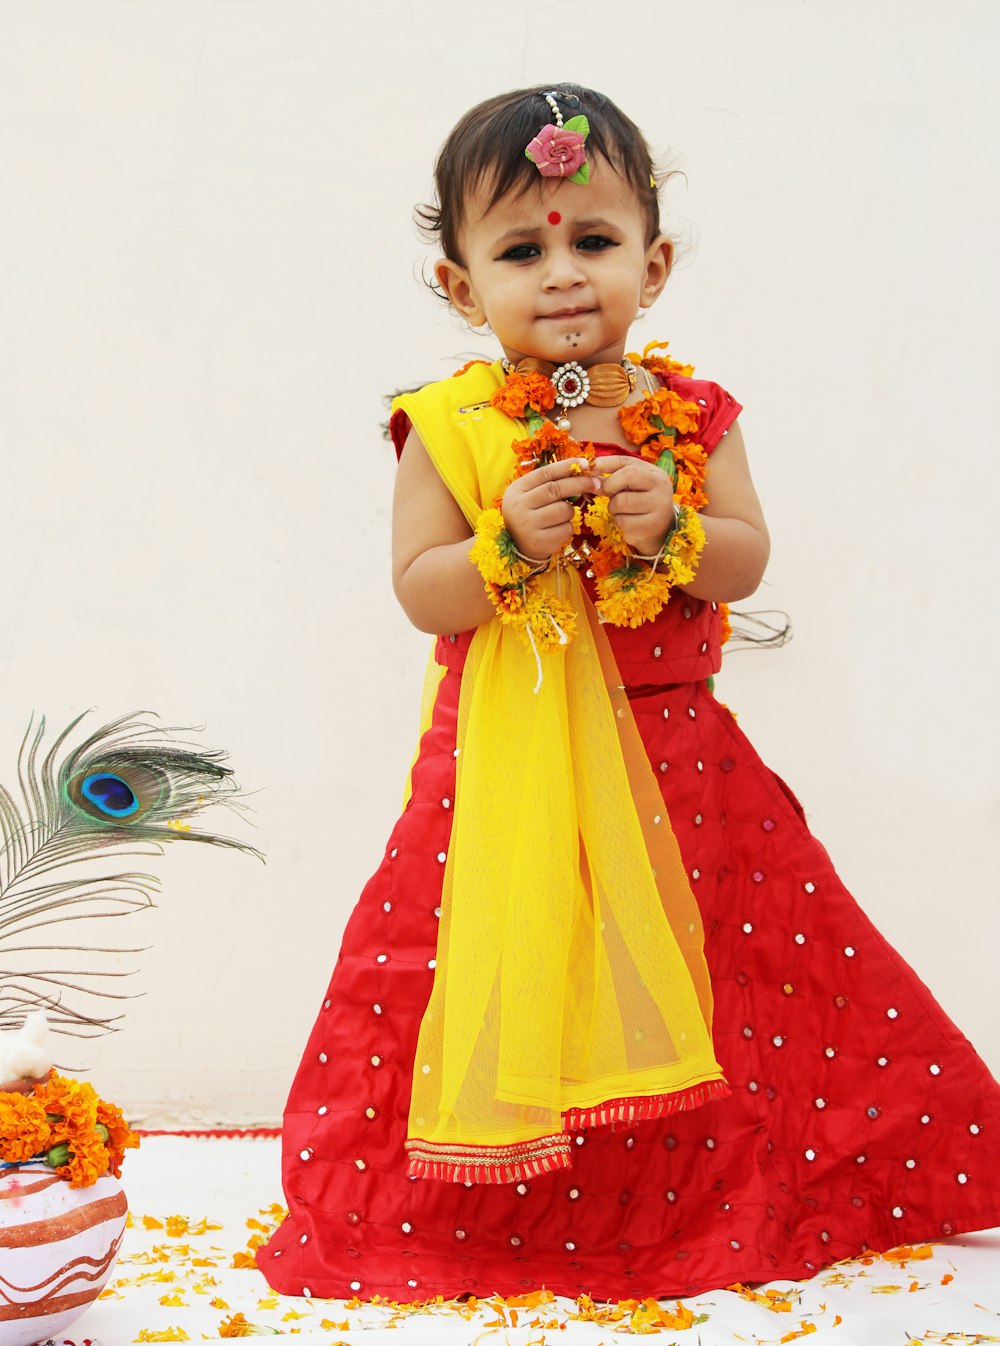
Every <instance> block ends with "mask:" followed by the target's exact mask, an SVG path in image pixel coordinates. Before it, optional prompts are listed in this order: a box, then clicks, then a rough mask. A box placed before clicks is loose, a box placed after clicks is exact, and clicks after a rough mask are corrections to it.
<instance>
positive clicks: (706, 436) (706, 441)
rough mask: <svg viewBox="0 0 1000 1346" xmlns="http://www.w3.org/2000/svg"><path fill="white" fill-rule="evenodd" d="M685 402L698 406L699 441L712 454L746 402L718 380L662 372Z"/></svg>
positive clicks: (663, 380)
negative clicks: (740, 400)
mask: <svg viewBox="0 0 1000 1346" xmlns="http://www.w3.org/2000/svg"><path fill="white" fill-rule="evenodd" d="M657 377H658V378H659V380H660V382H661V383H662V385H663V386H664V387H665V388H669V389H670V391H671V392H674V393H676V394H677V395H678V397H683V399H684V401H685V402H694V403H696V404H697V406H698V442H699V443H700V444H701V446H702V448H703V449H706V450H707V451H708V452H709V453H711V451H712V449H714V448H715V447H716V445H717V444H718V443H719V441H720V440H721V439H722V437H723V435H725V433H726V431H727V430H728V429H729V427H730V426H731V425H732V423H733V422H734V421H735V420H736V417H737V416H738V415H739V414H740V412H741V411H742V410H743V407H742V404H741V403H739V402H737V400H736V398H735V397H734V396H733V395H732V393H729V392H727V391H726V390H725V388H723V387H722V386H721V385H720V384H718V383H712V382H711V381H710V380H709V379H692V378H686V377H685V376H684V375H683V374H675V373H673V372H671V373H661V374H659V375H658V376H657Z"/></svg>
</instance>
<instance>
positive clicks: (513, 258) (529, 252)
mask: <svg viewBox="0 0 1000 1346" xmlns="http://www.w3.org/2000/svg"><path fill="white" fill-rule="evenodd" d="M538 251H539V250H538V248H537V246H536V245H535V244H534V243H516V244H515V245H514V247H512V248H508V249H507V251H506V252H504V253H501V255H500V261H501V262H527V261H530V260H531V258H532V257H537V256H538Z"/></svg>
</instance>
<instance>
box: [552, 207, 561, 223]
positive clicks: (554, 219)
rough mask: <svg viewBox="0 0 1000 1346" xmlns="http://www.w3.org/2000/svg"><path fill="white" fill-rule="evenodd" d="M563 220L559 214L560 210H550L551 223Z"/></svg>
mask: <svg viewBox="0 0 1000 1346" xmlns="http://www.w3.org/2000/svg"><path fill="white" fill-rule="evenodd" d="M561 220H562V216H561V215H560V214H559V212H558V210H550V211H549V224H558V223H559V222H560V221H561Z"/></svg>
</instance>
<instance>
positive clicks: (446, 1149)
mask: <svg viewBox="0 0 1000 1346" xmlns="http://www.w3.org/2000/svg"><path fill="white" fill-rule="evenodd" d="M501 379H502V373H501V370H500V367H499V365H493V366H482V365H480V366H474V367H473V369H471V370H470V371H469V372H468V373H466V374H464V375H462V376H461V377H460V378H457V379H452V380H446V381H444V382H443V383H439V384H432V385H430V386H429V387H428V388H425V389H422V390H421V392H419V393H416V394H412V395H407V396H405V397H402V398H400V399H399V400H398V402H397V405H398V406H401V407H402V408H403V409H404V410H405V411H406V413H407V414H408V415H409V417H410V419H411V420H412V422H413V424H414V427H415V428H416V430H417V433H418V434H419V435H420V438H421V440H422V441H423V443H424V445H425V446H426V448H427V451H428V452H429V454H430V456H431V458H432V459H433V461H434V462H435V464H436V466H437V468H438V470H439V471H440V473H441V475H442V478H443V479H444V481H445V483H446V484H447V486H448V487H449V489H450V490H451V492H452V494H453V495H454V496H455V498H456V500H457V501H458V503H459V505H460V506H461V507H462V509H463V511H464V513H465V514H466V517H467V518H468V519H469V521H470V524H471V523H474V521H475V519H476V517H477V515H478V514H479V512H480V510H481V509H482V508H483V506H484V505H486V506H489V505H492V503H493V501H494V499H495V498H496V497H497V496H498V495H499V494H500V493H501V491H502V490H503V488H504V486H505V485H506V482H507V480H508V478H509V476H510V474H511V455H510V444H511V440H512V439H513V438H514V437H515V435H516V434H517V433H518V425H517V423H515V422H513V421H511V420H510V419H508V418H507V417H505V416H503V415H501V414H500V413H499V412H497V411H494V410H493V409H492V408H490V407H488V406H485V405H483V404H484V403H486V402H488V399H489V396H490V394H491V393H492V392H493V390H494V389H495V388H496V387H497V386H498V384H499V382H500V381H501ZM521 434H523V431H522V432H521ZM518 437H520V435H519V436H518ZM545 583H546V584H551V585H553V586H556V585H561V586H563V590H562V591H563V593H564V594H566V593H567V592H568V594H569V597H570V598H571V600H572V602H573V605H574V607H575V608H576V611H577V613H578V617H579V621H578V631H577V634H576V636H575V638H574V639H573V641H572V642H571V643H570V644H569V645H568V646H567V647H565V648H564V649H560V650H558V651H553V652H551V653H546V654H545V655H543V656H542V658H543V669H544V677H543V679H542V683H541V687H540V688H539V690H538V692H537V693H535V692H534V691H533V689H534V687H535V685H536V680H537V673H536V665H535V658H534V655H533V654H532V652H531V650H530V649H529V648H528V647H527V646H526V645H525V644H524V643H522V642H521V641H520V640H519V639H518V638H517V636H516V635H515V634H514V632H513V631H511V630H510V629H505V628H504V627H503V626H502V625H501V623H500V621H499V620H497V619H494V620H493V621H491V622H487V623H485V624H484V625H482V626H481V627H479V629H478V630H477V632H476V634H475V637H474V638H473V641H472V645H471V648H470V650H469V655H468V658H467V661H466V664H465V670H464V673H463V676H462V688H461V696H460V701H459V717H458V740H457V747H458V760H457V783H456V789H455V809H454V821H453V829H452V839H451V844H450V847H449V851H448V858H447V863H446V866H445V875H444V891H443V896H442V902H441V925H440V931H439V936H438V949H437V968H436V972H435V976H434V987H433V990H432V993H431V998H430V1002H429V1004H428V1006H427V1010H426V1012H425V1014H424V1018H423V1022H422V1024H421V1028H420V1036H419V1041H418V1045H417V1053H416V1059H415V1061H414V1065H413V1091H412V1096H411V1105H410V1121H409V1138H408V1140H407V1142H406V1145H407V1150H408V1153H409V1166H410V1172H411V1173H413V1174H418V1175H420V1176H430V1177H437V1178H445V1179H451V1180H454V1181H474V1182H513V1181H517V1180H520V1179H521V1178H524V1177H528V1176H531V1175H533V1174H537V1173H540V1172H544V1171H546V1170H547V1169H551V1168H557V1167H564V1166H567V1165H568V1164H569V1162H570V1139H571V1138H570V1136H569V1135H568V1134H567V1132H569V1131H572V1130H575V1129H578V1128H581V1127H584V1126H593V1125H601V1124H607V1123H612V1122H616V1121H622V1122H628V1121H632V1120H638V1119H640V1118H646V1117H654V1116H660V1115H662V1114H664V1113H667V1112H672V1111H677V1110H679V1109H681V1108H689V1107H693V1106H696V1105H698V1104H699V1103H701V1102H703V1101H705V1100H706V1099H707V1098H710V1097H714V1096H719V1095H721V1094H724V1093H725V1092H727V1086H726V1085H725V1082H724V1080H723V1078H722V1071H721V1068H720V1067H719V1065H718V1063H717V1062H716V1060H715V1056H714V1053H713V1050H712V1040H711V1018H712V992H711V985H710V982H709V977H708V970H707V967H706V965H705V961H704V956H703V952H702V945H703V932H702V926H701V920H700V917H699V914H698V908H697V905H696V903H695V899H694V896H693V894H692V892H691V888H690V885H689V883H688V880H687V875H686V873H685V871H684V867H683V864H682V861H681V857H680V852H679V850H678V846H677V841H676V838H675V837H674V834H673V831H672V829H671V827H670V822H669V819H668V818H667V815H666V810H665V808H664V805H663V800H662V798H661V796H660V791H659V787H658V785H657V782H656V779H655V777H654V775H653V773H652V770H651V768H650V766H649V762H648V759H647V757H646V752H645V749H644V747H643V744H642V740H641V738H640V736H639V731H638V729H637V728H636V724H635V720H634V718H633V716H632V712H631V709H630V707H629V704H628V699H627V697H626V696H625V693H624V691H623V690H622V688H621V686H620V685H619V681H618V676H619V675H618V671H617V667H616V665H615V661H614V657H613V655H612V653H611V649H610V647H609V645H608V642H607V639H606V637H605V636H604V633H603V631H602V630H601V627H600V624H599V622H598V620H597V617H596V614H595V613H594V610H593V607H592V605H591V604H590V601H589V600H588V598H587V596H586V593H585V591H584V589H583V586H582V584H581V582H580V579H579V576H578V575H577V574H576V572H575V571H569V572H563V573H559V574H550V575H547V576H546V577H545ZM566 586H568V590H567V587H566Z"/></svg>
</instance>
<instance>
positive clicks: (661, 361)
mask: <svg viewBox="0 0 1000 1346" xmlns="http://www.w3.org/2000/svg"><path fill="white" fill-rule="evenodd" d="M666 347H667V342H665V341H651V342H650V343H649V344H648V345H647V346H646V347H645V349H644V350H643V353H642V355H641V356H640V355H635V354H630V355H629V357H628V358H629V359H630V360H631V361H632V362H633V363H634V364H641V365H642V366H643V367H644V368H645V369H647V370H649V371H650V372H651V373H654V374H663V373H678V374H682V375H684V376H685V377H688V376H690V375H691V374H692V373H693V372H694V366H693V365H682V364H679V363H678V362H677V361H676V360H672V359H670V358H669V357H667V356H664V355H656V354H654V352H655V351H657V350H665V349H666ZM490 405H491V406H493V407H495V408H496V410H497V411H500V412H502V413H503V414H504V415H505V416H510V417H512V418H513V419H515V420H523V421H526V422H527V424H528V430H529V431H530V435H529V437H528V438H527V439H515V440H514V441H513V442H512V444H511V451H512V453H513V454H514V457H515V460H516V462H515V467H514V471H513V474H512V476H511V481H514V480H516V479H517V478H518V477H522V476H524V475H525V474H526V473H528V472H533V471H534V470H535V469H536V468H538V467H542V466H543V465H544V464H546V463H553V462H559V461H563V460H566V459H569V458H584V459H586V460H587V462H588V463H593V462H594V461H595V453H594V446H593V444H588V443H580V442H579V441H578V440H575V439H573V437H572V436H571V435H570V434H569V433H568V432H567V431H565V430H561V429H559V427H558V426H556V425H554V424H553V423H552V421H550V420H548V419H547V418H546V416H545V412H547V411H551V409H552V408H553V407H554V406H555V390H554V388H553V386H552V383H551V380H549V379H548V378H546V377H545V375H544V374H539V373H537V372H530V373H524V374H518V373H517V372H516V371H515V372H512V373H510V374H508V375H507V377H506V379H505V380H504V383H503V384H502V385H501V387H499V388H498V389H497V390H496V392H495V393H494V394H493V396H492V398H491V399H490ZM699 416H700V410H699V407H698V404H697V403H696V402H688V401H686V400H685V399H684V398H683V397H681V396H680V394H679V393H675V392H674V391H673V390H672V389H670V388H658V389H656V390H655V391H653V392H649V393H647V394H646V395H645V397H643V398H641V399H640V400H639V401H638V402H633V403H631V404H629V405H627V406H623V407H621V408H619V411H618V419H619V420H620V422H621V425H622V429H623V431H624V432H625V436H626V438H627V439H628V440H629V441H630V443H632V444H634V445H635V446H636V447H637V448H638V449H639V452H640V454H641V456H642V457H643V458H645V459H647V460H648V461H650V462H653V463H656V465H657V466H658V467H661V468H662V469H663V470H664V471H665V472H667V473H669V475H670V478H671V481H672V482H673V485H674V504H675V507H676V509H677V519H676V522H675V525H674V527H673V529H672V530H671V532H670V533H669V534H668V537H667V539H666V541H665V542H664V546H663V549H662V553H661V555H660V556H659V557H658V559H657V561H656V562H655V563H654V564H652V565H650V564H647V563H644V562H642V561H641V560H638V559H636V557H635V554H634V552H633V551H632V549H631V548H630V547H629V545H628V543H627V542H626V541H625V538H624V537H623V535H622V533H621V531H620V530H619V529H618V527H617V526H616V524H615V522H614V519H613V517H612V515H611V512H610V503H609V500H608V498H607V496H597V497H596V498H595V499H594V500H593V501H592V502H591V503H590V504H589V505H588V506H587V508H586V511H585V512H582V511H581V510H580V507H579V506H577V507H576V508H575V511H574V518H573V534H574V538H575V537H577V536H578V535H579V533H580V532H581V529H582V527H583V526H584V525H586V527H587V528H588V529H589V530H590V531H591V533H592V534H593V535H594V538H595V539H596V545H591V544H590V543H589V542H585V543H583V544H582V545H581V546H580V547H579V548H578V547H577V546H575V545H574V544H572V543H571V544H570V545H569V546H568V547H566V548H565V549H564V550H563V551H562V552H560V553H557V554H556V555H555V556H553V557H551V558H549V559H548V562H547V564H546V565H545V566H544V567H543V568H539V567H538V566H534V565H532V564H531V563H530V562H528V561H526V560H525V559H524V557H523V556H521V554H520V553H519V552H518V550H517V547H516V545H515V543H514V539H513V537H512V536H511V534H510V532H509V531H508V530H507V526H506V524H505V522H504V518H503V514H502V512H501V510H500V509H499V503H500V502H499V501H497V507H493V508H490V509H485V510H483V512H482V514H481V515H480V516H479V519H478V520H477V523H476V540H475V542H474V544H473V546H472V549H471V552H470V555H471V559H472V561H473V563H474V564H475V565H476V566H477V567H478V569H479V571H480V573H481V575H482V577H483V581H484V584H485V587H486V593H487V596H488V597H489V599H490V602H491V603H492V604H493V606H494V608H495V609H496V612H497V615H498V616H499V618H500V620H501V621H502V622H503V623H504V624H505V625H508V626H510V627H512V628H513V629H514V630H515V631H516V632H517V634H518V636H520V638H521V639H522V640H524V641H525V642H526V643H527V644H530V645H531V646H532V648H533V649H534V650H535V651H536V653H537V652H538V650H539V649H544V650H550V649H553V648H555V647H556V646H559V645H565V644H567V643H568V642H569V641H570V640H572V638H573V635H574V634H575V631H576V614H575V612H574V611H573V609H572V606H571V605H570V603H569V602H568V601H567V600H566V599H565V598H563V597H562V596H561V595H560V594H558V593H553V592H551V589H550V587H549V586H546V585H544V584H543V583H542V580H541V576H542V574H543V573H544V572H545V571H546V570H548V569H550V568H553V567H554V568H555V569H556V570H557V571H558V570H560V569H563V568H565V567H566V566H570V565H573V566H583V565H586V566H587V568H588V570H589V571H590V572H591V573H592V574H593V576H594V579H595V581H596V586H597V595H598V596H597V602H596V603H595V607H596V609H597V612H598V615H599V616H600V618H601V620H602V621H604V622H609V623H610V624H611V625H612V626H633V627H634V626H640V625H641V624H642V623H643V622H647V621H652V620H653V618H654V617H656V615H657V614H658V613H659V612H660V610H661V609H662V608H663V606H664V604H665V603H667V602H668V600H669V598H670V593H671V590H672V589H673V588H674V587H675V586H677V585H681V584H689V583H690V582H691V580H692V579H694V575H695V570H696V569H697V565H698V560H699V558H700V556H701V552H702V549H703V547H704V545H705V530H704V528H703V527H702V524H701V520H700V519H699V518H698V513H697V512H698V510H700V509H704V507H705V506H706V505H707V504H708V497H707V496H706V495H705V491H704V484H705V472H706V469H707V465H708V454H707V452H706V450H705V449H704V448H703V447H702V445H700V444H698V443H697V442H696V440H695V438H694V436H695V435H696V434H697V432H698V424H699ZM581 470H582V469H581Z"/></svg>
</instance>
